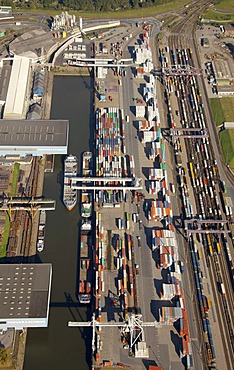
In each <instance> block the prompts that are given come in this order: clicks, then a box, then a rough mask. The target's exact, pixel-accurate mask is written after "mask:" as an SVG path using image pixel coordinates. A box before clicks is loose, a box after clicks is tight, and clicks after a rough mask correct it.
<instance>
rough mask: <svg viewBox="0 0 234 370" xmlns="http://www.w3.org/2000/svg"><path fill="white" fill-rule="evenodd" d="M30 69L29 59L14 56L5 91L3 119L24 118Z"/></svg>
mask: <svg viewBox="0 0 234 370" xmlns="http://www.w3.org/2000/svg"><path fill="white" fill-rule="evenodd" d="M29 71H30V59H28V58H24V57H19V56H15V57H14V60H13V66H12V71H11V77H10V82H9V87H8V91H7V97H6V104H5V109H4V115H3V118H4V119H23V118H25V114H24V111H25V101H26V94H27V87H28V78H29Z"/></svg>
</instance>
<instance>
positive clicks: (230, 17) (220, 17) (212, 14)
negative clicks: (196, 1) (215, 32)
mask: <svg viewBox="0 0 234 370" xmlns="http://www.w3.org/2000/svg"><path fill="white" fill-rule="evenodd" d="M202 18H205V19H214V20H216V21H217V22H223V21H229V22H230V23H231V22H233V21H234V13H233V14H227V13H220V12H216V11H215V10H212V9H208V10H207V11H206V12H204V13H203V14H202Z"/></svg>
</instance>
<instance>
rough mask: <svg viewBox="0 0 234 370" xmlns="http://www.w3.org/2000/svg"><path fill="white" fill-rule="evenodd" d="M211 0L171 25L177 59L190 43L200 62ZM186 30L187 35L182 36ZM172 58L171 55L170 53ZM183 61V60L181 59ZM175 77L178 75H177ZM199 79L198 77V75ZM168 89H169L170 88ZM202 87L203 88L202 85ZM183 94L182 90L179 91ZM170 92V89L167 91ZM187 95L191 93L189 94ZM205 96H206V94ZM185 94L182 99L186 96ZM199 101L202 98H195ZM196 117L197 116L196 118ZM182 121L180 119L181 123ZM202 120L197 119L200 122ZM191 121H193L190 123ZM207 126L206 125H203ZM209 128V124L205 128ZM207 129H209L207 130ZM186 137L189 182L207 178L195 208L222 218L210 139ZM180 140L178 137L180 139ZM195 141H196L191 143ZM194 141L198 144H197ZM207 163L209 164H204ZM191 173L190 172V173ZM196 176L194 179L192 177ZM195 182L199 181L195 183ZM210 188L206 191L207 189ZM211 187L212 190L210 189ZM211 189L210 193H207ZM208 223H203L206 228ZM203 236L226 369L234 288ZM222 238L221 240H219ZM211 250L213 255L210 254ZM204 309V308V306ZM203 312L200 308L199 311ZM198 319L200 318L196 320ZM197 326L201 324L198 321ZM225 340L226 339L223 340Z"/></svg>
mask: <svg viewBox="0 0 234 370" xmlns="http://www.w3.org/2000/svg"><path fill="white" fill-rule="evenodd" d="M209 3H210V2H208V3H205V2H204V1H199V2H197V3H196V6H197V9H194V11H193V12H192V13H191V14H190V16H189V17H186V18H184V19H182V20H179V21H178V22H177V24H176V25H175V26H174V27H173V29H172V35H170V36H169V38H168V41H169V48H170V50H176V53H175V54H176V56H175V59H176V60H177V58H178V60H179V62H178V63H180V59H181V58H180V55H179V54H180V50H183V49H184V48H187V47H191V46H192V47H193V50H194V52H195V61H196V62H195V63H194V58H192V57H191V55H190V58H189V64H190V65H191V66H194V67H198V66H199V63H198V60H199V56H198V54H197V49H196V46H195V40H194V34H195V27H196V20H197V18H198V16H199V15H200V14H201V12H203V10H205V8H206V7H207V6H208V5H209ZM184 34H186V37H185V36H184ZM188 40H189V45H188ZM173 58H174V57H173ZM173 64H175V61H174V60H172V63H171V65H173ZM181 64H183V63H181ZM177 78H178V77H177ZM198 79H199V78H198ZM178 80H179V81H180V82H179V83H181V84H182V83H183V84H184V86H185V91H186V98H187V96H188V95H189V94H191V86H189V82H188V81H187V80H188V78H187V80H186V78H185V77H184V76H183V77H179V78H178ZM200 80H201V81H202V82H201V81H199V82H200V83H203V85H204V81H203V80H202V79H200ZM197 86H198V91H199V85H197ZM169 90H170V89H169ZM203 90H205V89H203ZM182 95H183V94H182ZM169 96H170V93H169ZM189 96H190V95H189ZM205 97H206V98H207V96H205ZM186 98H185V100H186ZM198 100H199V101H200V102H201V99H200V98H199V99H198ZM178 103H179V104H178V105H179V107H180V115H181V116H182V114H183V112H182V111H183V109H184V110H185V116H186V115H187V116H188V117H189V122H188V126H184V127H191V126H190V125H191V124H192V123H191V122H193V121H194V117H195V118H196V116H195V115H194V110H193V108H192V109H191V106H190V104H189V103H188V102H185V104H184V105H182V106H180V102H179V98H178ZM204 118H205V121H207V119H208V117H206V115H205V113H204ZM195 121H196V120H195ZM184 123H185V122H183V121H182V126H183V124H184ZM200 123H201V121H200V120H199V124H200ZM195 126H196V127H199V125H198V123H197V122H196V123H195ZM195 126H194V122H193V127H195ZM206 128H207V126H206ZM207 129H208V128H207ZM208 132H209V131H208ZM184 140H185V141H184V142H185V147H186V152H187V155H188V160H189V161H191V163H192V165H195V166H196V172H198V173H196V172H195V176H194V178H191V181H193V182H194V184H195V185H194V184H193V185H192V186H193V187H196V184H197V183H196V182H195V181H198V177H201V176H202V174H204V173H205V175H206V177H207V179H206V184H205V185H203V184H202V187H203V186H204V187H205V191H203V190H202V189H201V188H199V186H198V189H199V190H196V191H193V192H194V198H195V204H196V209H197V214H200V215H201V214H202V215H203V219H209V218H211V217H214V218H215V219H222V218H223V212H222V205H221V201H220V199H219V198H218V194H217V193H216V185H215V183H214V181H213V176H214V175H215V177H216V182H217V181H219V179H220V176H219V172H218V170H217V171H216V172H215V174H214V173H212V170H210V168H211V164H212V159H213V158H215V157H214V150H213V147H212V145H211V143H210V142H209V140H207V141H206V140H205V141H204V142H205V143H206V144H204V145H206V146H207V147H206V149H207V148H208V149H207V150H206V153H200V150H199V151H198V146H199V144H198V142H197V141H194V140H192V141H189V140H188V139H184ZM179 141H180V140H179ZM194 143H196V144H194ZM196 145H197V146H196ZM204 154H206V157H208V158H207V161H208V165H206V164H204V160H203V158H204ZM207 167H208V168H207ZM190 175H191V174H190ZM195 178H196V179H195ZM197 185H198V184H197ZM208 189H209V191H208ZM210 189H211V190H210ZM210 192H211V193H210ZM215 209H216V213H215V214H212V213H213V212H214V210H215ZM217 210H218V211H217ZM207 227H208V226H205V228H207ZM203 235H204V237H203V240H204V241H206V242H205V246H204V252H205V256H206V262H207V266H208V270H209V275H210V281H211V285H212V290H213V293H214V297H215V298H214V299H215V303H216V307H217V315H218V319H219V323H220V324H219V328H220V334H221V338H222V341H223V343H227V346H226V345H224V352H225V357H226V361H227V365H228V368H229V369H232V364H233V363H234V357H233V354H234V352H233V349H234V348H233V318H234V317H233V310H232V307H234V306H233V305H234V301H233V300H234V297H233V288H232V282H231V281H230V272H229V269H228V266H227V260H228V256H227V250H225V248H224V247H223V248H222V250H223V251H224V253H225V254H224V253H223V252H222V253H221V254H217V253H216V252H215V253H214V256H213V251H212V243H215V242H217V240H216V239H215V238H214V237H213V236H212V235H211V236H209V237H207V235H205V234H203ZM218 240H219V241H220V238H219V237H218ZM220 242H221V241H220ZM211 254H212V256H213V257H212V256H211ZM219 280H220V281H221V282H222V283H224V284H225V289H226V293H227V294H226V296H225V297H222V296H221V294H220V292H219V291H218V288H217V282H218V281H219ZM203 311H204V310H203ZM202 314H204V312H202V310H201V315H202ZM198 322H199V320H198ZM199 326H200V325H199ZM226 341H227V342H226ZM207 355H208V358H209V361H210V360H211V359H212V356H211V353H210V349H209V347H208V353H207ZM213 360H215V353H213Z"/></svg>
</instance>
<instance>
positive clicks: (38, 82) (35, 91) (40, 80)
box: [32, 71, 45, 101]
mask: <svg viewBox="0 0 234 370" xmlns="http://www.w3.org/2000/svg"><path fill="white" fill-rule="evenodd" d="M44 80H45V74H44V71H36V72H35V73H34V80H33V88H32V96H33V99H34V100H35V101H36V100H39V99H40V98H42V96H43V91H44Z"/></svg>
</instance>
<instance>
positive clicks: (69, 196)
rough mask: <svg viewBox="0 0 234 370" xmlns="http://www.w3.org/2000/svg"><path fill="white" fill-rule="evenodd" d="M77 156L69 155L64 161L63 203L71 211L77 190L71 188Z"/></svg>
mask: <svg viewBox="0 0 234 370" xmlns="http://www.w3.org/2000/svg"><path fill="white" fill-rule="evenodd" d="M77 166H78V163H77V158H76V157H75V156H74V155H71V154H70V155H69V156H67V157H66V159H65V161H64V185H63V203H64V205H65V207H66V208H67V210H68V211H71V210H72V209H73V208H74V207H75V205H76V203H77V191H76V190H74V189H72V188H71V178H72V177H76V176H77Z"/></svg>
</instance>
